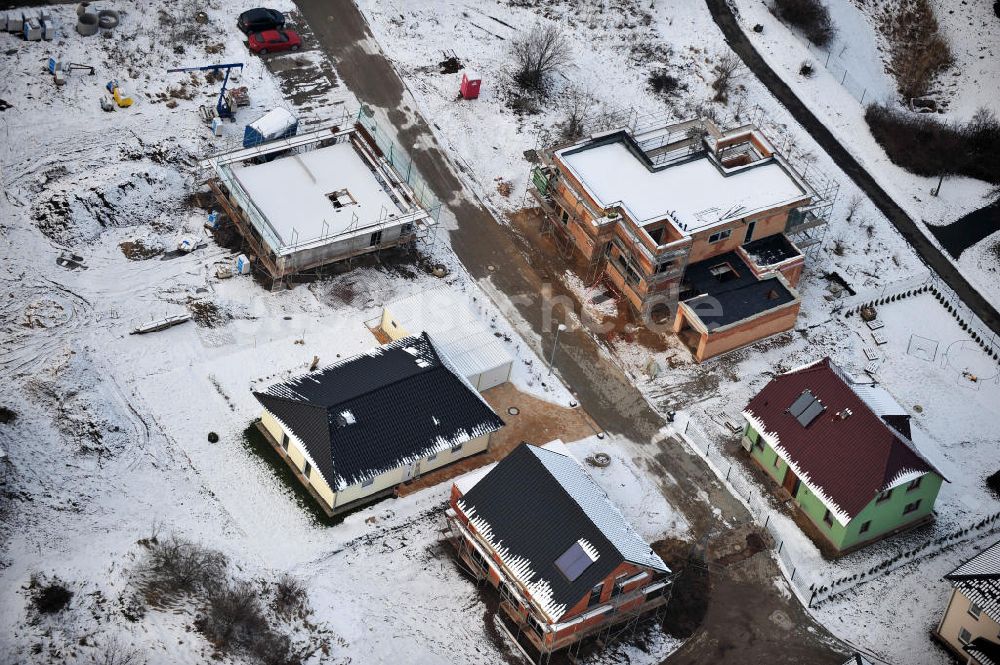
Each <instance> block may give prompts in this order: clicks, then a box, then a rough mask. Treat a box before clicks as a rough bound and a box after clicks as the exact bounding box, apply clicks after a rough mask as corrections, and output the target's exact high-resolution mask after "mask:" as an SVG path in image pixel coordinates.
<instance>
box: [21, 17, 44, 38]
mask: <svg viewBox="0 0 1000 665" xmlns="http://www.w3.org/2000/svg"><path fill="white" fill-rule="evenodd" d="M24 38H25V39H27V40H28V41H29V42H37V41H41V39H42V24H41V23H39V22H38V19H37V18H29V19H27V20H26V21H25V22H24Z"/></svg>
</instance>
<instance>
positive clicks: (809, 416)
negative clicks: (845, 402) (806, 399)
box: [798, 400, 826, 427]
mask: <svg viewBox="0 0 1000 665" xmlns="http://www.w3.org/2000/svg"><path fill="white" fill-rule="evenodd" d="M825 410H826V407H825V406H823V404H822V402H820V401H819V400H813V402H812V404H810V405H809V406H807V407H806V409H805V411H803V412H802V413H801V414H800V415H799V416H798V421H799V423H800V424H801V425H802V426H803V427H809V423H811V422H812V421H814V420H816V416H818V415H819V414H821V413H823V411H825Z"/></svg>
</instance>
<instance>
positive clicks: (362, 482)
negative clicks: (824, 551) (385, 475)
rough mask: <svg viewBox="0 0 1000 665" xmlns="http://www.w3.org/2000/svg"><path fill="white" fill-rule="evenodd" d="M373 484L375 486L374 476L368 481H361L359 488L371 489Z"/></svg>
mask: <svg viewBox="0 0 1000 665" xmlns="http://www.w3.org/2000/svg"><path fill="white" fill-rule="evenodd" d="M374 484H375V476H372V477H371V478H369V479H368V480H363V481H361V486H362V487H371V486H372V485H374Z"/></svg>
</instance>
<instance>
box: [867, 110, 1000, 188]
mask: <svg viewBox="0 0 1000 665" xmlns="http://www.w3.org/2000/svg"><path fill="white" fill-rule="evenodd" d="M865 119H866V120H867V121H868V126H869V128H870V129H871V132H872V136H874V137H875V140H876V141H878V142H879V144H880V145H881V146H882V147H883V148H884V149H885V152H886V154H888V155H889V159H891V160H892V161H893V162H894V163H895V164H898V165H899V166H901V167H903V168H904V169H906V170H907V171H910V172H911V173H916V174H917V175H923V176H937V175H942V174H957V175H964V176H968V177H970V178H978V179H980V180H984V181H986V182H989V183H992V184H1000V121H998V120H997V117H996V116H995V115H994V114H993V113H992V112H991V111H988V110H985V109H981V110H980V111H978V112H977V113H976V114H975V116H973V118H972V120H970V121H969V122H968V123H966V124H965V125H955V124H951V123H946V122H941V121H940V120H937V119H936V118H934V117H932V116H928V115H913V114H909V113H904V112H902V111H899V110H897V109H893V108H890V107H888V106H883V105H879V104H872V105H869V106H868V108H867V110H866V111H865Z"/></svg>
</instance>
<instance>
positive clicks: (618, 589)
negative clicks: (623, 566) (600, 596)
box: [611, 575, 625, 598]
mask: <svg viewBox="0 0 1000 665" xmlns="http://www.w3.org/2000/svg"><path fill="white" fill-rule="evenodd" d="M624 588H625V575H619V576H618V577H616V578H615V586H614V588H612V589H611V597H612V598H614V597H615V596H620V595H621V593H622V589H624Z"/></svg>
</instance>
